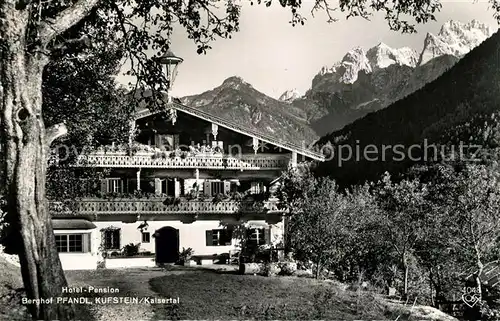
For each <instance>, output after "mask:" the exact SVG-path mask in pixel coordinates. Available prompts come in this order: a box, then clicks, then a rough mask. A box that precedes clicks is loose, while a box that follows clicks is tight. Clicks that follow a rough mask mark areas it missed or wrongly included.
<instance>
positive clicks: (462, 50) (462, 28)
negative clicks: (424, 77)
mask: <svg viewBox="0 0 500 321" xmlns="http://www.w3.org/2000/svg"><path fill="white" fill-rule="evenodd" d="M495 31H496V30H495V29H494V28H492V27H490V26H488V25H486V24H484V23H481V22H479V21H477V20H472V21H470V22H468V23H463V22H460V21H454V20H450V21H448V22H446V23H445V24H444V25H443V26H442V27H441V30H440V31H439V33H438V34H437V35H433V34H432V33H428V34H427V36H426V38H425V41H424V48H423V50H422V52H421V54H420V58H419V62H418V64H419V65H423V64H425V63H426V62H428V61H429V60H431V59H433V58H436V57H439V56H442V55H453V56H455V57H462V56H463V55H465V54H466V53H468V52H469V51H471V50H472V49H473V48H475V47H477V46H478V45H479V44H480V43H481V42H483V41H484V40H486V39H487V38H489V37H491V35H493V33H494V32H495Z"/></svg>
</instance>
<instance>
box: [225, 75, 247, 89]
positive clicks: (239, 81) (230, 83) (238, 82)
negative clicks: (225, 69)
mask: <svg viewBox="0 0 500 321" xmlns="http://www.w3.org/2000/svg"><path fill="white" fill-rule="evenodd" d="M241 86H249V87H251V85H250V84H249V83H247V82H245V81H244V80H243V78H241V77H239V76H232V77H229V78H227V79H226V80H224V81H223V82H222V85H221V87H225V88H227V87H231V88H233V89H239V88H240V87H241Z"/></svg>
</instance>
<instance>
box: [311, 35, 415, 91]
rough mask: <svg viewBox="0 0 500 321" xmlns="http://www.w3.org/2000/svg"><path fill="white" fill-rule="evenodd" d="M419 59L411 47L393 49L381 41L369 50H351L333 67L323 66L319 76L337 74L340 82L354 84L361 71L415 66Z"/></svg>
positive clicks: (369, 71)
mask: <svg viewBox="0 0 500 321" xmlns="http://www.w3.org/2000/svg"><path fill="white" fill-rule="evenodd" d="M417 61H418V53H417V52H416V51H415V50H413V49H411V48H408V47H403V48H399V49H393V48H391V47H389V46H387V45H386V44H384V43H379V44H378V45H377V46H375V47H373V48H370V49H369V50H368V51H367V52H365V50H364V49H363V48H361V47H356V48H354V49H352V50H350V51H349V52H348V53H347V54H346V55H345V56H344V57H343V58H342V61H340V62H337V63H336V64H334V65H333V66H332V67H331V68H328V67H323V68H322V69H321V71H320V72H319V76H323V75H326V74H336V75H335V76H336V78H337V81H338V82H339V83H344V84H352V83H354V82H355V81H356V80H357V79H358V73H359V72H360V71H364V72H365V73H371V72H373V71H375V70H378V69H381V68H387V67H388V66H390V65H392V64H398V65H406V66H410V67H415V66H416V64H417Z"/></svg>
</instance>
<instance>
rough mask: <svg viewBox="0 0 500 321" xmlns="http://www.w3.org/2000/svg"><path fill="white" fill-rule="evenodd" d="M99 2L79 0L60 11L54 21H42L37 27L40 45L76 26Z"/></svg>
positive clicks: (95, 0) (96, 0) (97, 0)
mask: <svg viewBox="0 0 500 321" xmlns="http://www.w3.org/2000/svg"><path fill="white" fill-rule="evenodd" d="M100 1H101V0H79V1H78V2H77V3H75V4H74V5H72V6H71V7H69V8H67V9H65V10H63V11H61V12H60V13H59V14H58V15H57V16H56V17H55V18H54V19H50V20H49V19H46V20H44V21H42V22H41V23H40V26H39V27H38V35H39V39H40V41H41V43H42V45H46V44H47V43H49V42H50V41H51V40H53V39H54V38H55V37H56V36H58V35H60V34H61V33H63V32H64V31H66V30H68V29H69V28H71V27H72V26H74V25H75V24H77V23H78V22H79V21H80V20H82V19H83V18H84V17H86V16H87V15H88V14H89V12H90V11H91V10H92V9H93V8H94V7H95V6H96V5H97V4H98V3H99V2H100Z"/></svg>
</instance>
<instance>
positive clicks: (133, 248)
mask: <svg viewBox="0 0 500 321" xmlns="http://www.w3.org/2000/svg"><path fill="white" fill-rule="evenodd" d="M140 246H141V244H140V243H137V244H134V243H130V244H127V245H125V247H124V248H123V254H124V255H125V256H134V255H137V254H139V247H140Z"/></svg>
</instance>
